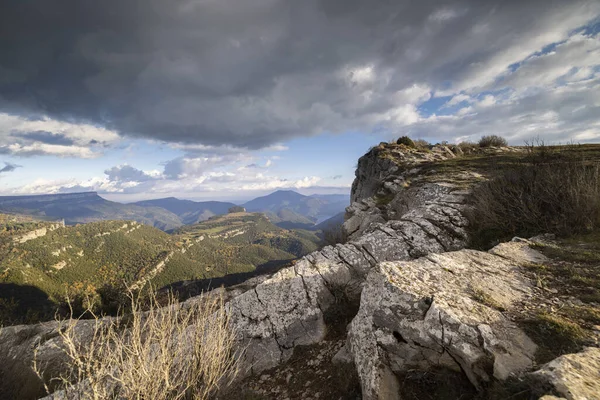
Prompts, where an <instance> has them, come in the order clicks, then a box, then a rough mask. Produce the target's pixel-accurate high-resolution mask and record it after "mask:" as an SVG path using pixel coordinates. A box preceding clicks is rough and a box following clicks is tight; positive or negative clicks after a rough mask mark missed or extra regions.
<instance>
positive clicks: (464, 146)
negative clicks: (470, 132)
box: [457, 142, 479, 153]
mask: <svg viewBox="0 0 600 400" xmlns="http://www.w3.org/2000/svg"><path fill="white" fill-rule="evenodd" d="M457 146H458V147H459V148H460V149H461V150H462V151H463V152H465V153H469V152H472V151H473V150H475V149H477V148H479V145H478V144H477V143H474V142H460V143H459V144H458V145H457Z"/></svg>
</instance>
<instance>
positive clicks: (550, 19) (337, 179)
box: [0, 0, 600, 202]
mask: <svg viewBox="0 0 600 400" xmlns="http://www.w3.org/2000/svg"><path fill="white" fill-rule="evenodd" d="M0 9H2V13H0V195H16V194H44V193H70V192H81V191H97V192H98V193H99V194H100V195H101V196H103V197H105V198H108V199H111V200H116V201H122V202H129V201H136V200H141V199H150V198H160V197H170V196H175V197H179V198H188V199H195V200H209V199H214V200H244V199H249V198H252V197H254V196H257V195H261V194H265V193H269V192H272V191H274V190H278V189H292V190H296V191H299V192H301V193H304V194H312V193H341V194H347V193H349V191H350V186H351V184H352V181H353V179H354V170H355V166H356V162H357V160H358V158H359V157H360V156H361V155H362V154H364V153H365V152H366V151H368V149H369V148H370V147H372V146H374V145H377V144H378V143H379V142H381V141H390V140H394V139H395V138H397V137H399V136H403V135H408V136H410V137H413V138H421V139H425V140H428V141H430V142H432V143H435V142H441V141H449V142H453V143H454V142H456V143H458V142H461V141H477V140H478V139H479V138H480V137H481V136H482V135H489V134H497V135H501V136H504V137H505V138H506V139H508V141H509V143H510V144H513V145H521V144H523V143H524V141H525V140H532V139H534V138H540V139H542V140H544V141H545V142H546V143H567V142H578V143H596V142H600V2H598V1H583V0H582V1H578V0H569V1H565V0H543V1H537V0H529V1H528V0H521V1H516V0H514V1H513V0H501V1H500V0H499V1H491V0H457V1H441V0H439V1H430V0H421V1H418V2H417V1H408V0H378V1H373V0H303V1H295V0H252V1H248V0H178V1H173V0H104V1H91V0H60V1H59V0H20V1H14V0H0Z"/></svg>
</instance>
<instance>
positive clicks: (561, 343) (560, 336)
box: [521, 312, 585, 364]
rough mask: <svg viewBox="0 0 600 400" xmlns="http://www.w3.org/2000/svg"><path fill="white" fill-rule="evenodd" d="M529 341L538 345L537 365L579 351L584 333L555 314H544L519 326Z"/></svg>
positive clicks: (577, 326)
mask: <svg viewBox="0 0 600 400" xmlns="http://www.w3.org/2000/svg"><path fill="white" fill-rule="evenodd" d="M521 325H522V326H523V327H524V328H525V332H526V333H527V334H528V335H529V336H530V337H531V339H532V340H533V341H534V342H535V343H537V344H538V345H539V348H538V351H537V353H536V361H537V363H538V364H543V363H547V362H549V361H551V360H553V359H555V358H556V357H558V356H561V355H563V354H567V353H576V352H578V351H580V350H581V347H582V345H583V344H584V340H585V333H584V331H583V330H582V329H581V327H580V326H579V325H578V324H576V323H574V322H571V321H570V320H569V319H567V318H564V317H563V316H561V315H557V314H548V313H545V312H542V313H539V314H537V316H536V317H535V318H532V319H529V320H527V321H524V322H523V323H522V324H521Z"/></svg>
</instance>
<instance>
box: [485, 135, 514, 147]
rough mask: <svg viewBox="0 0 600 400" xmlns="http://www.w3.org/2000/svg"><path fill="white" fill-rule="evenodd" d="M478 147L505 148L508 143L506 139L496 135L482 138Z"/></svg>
mask: <svg viewBox="0 0 600 400" xmlns="http://www.w3.org/2000/svg"><path fill="white" fill-rule="evenodd" d="M478 144H479V147H491V146H494V147H506V146H508V142H507V141H506V139H504V138H503V137H502V136H498V135H489V136H482V137H481V139H479V143H478Z"/></svg>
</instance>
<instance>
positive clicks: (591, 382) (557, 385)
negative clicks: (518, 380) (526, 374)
mask: <svg viewBox="0 0 600 400" xmlns="http://www.w3.org/2000/svg"><path fill="white" fill-rule="evenodd" d="M531 376H532V377H533V378H534V379H536V380H538V381H540V382H541V383H542V384H545V385H546V386H549V387H551V388H552V389H553V391H554V392H556V393H558V394H559V396H560V397H554V396H550V395H548V396H545V397H544V398H546V397H547V398H554V399H556V398H565V399H568V400H592V399H598V398H600V349H599V348H597V347H587V348H586V349H584V350H583V351H582V352H579V353H575V354H565V355H564V356H560V357H558V358H556V359H554V360H553V361H551V362H549V363H548V364H546V365H544V366H542V368H540V369H539V370H538V371H536V372H534V373H533V374H531Z"/></svg>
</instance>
